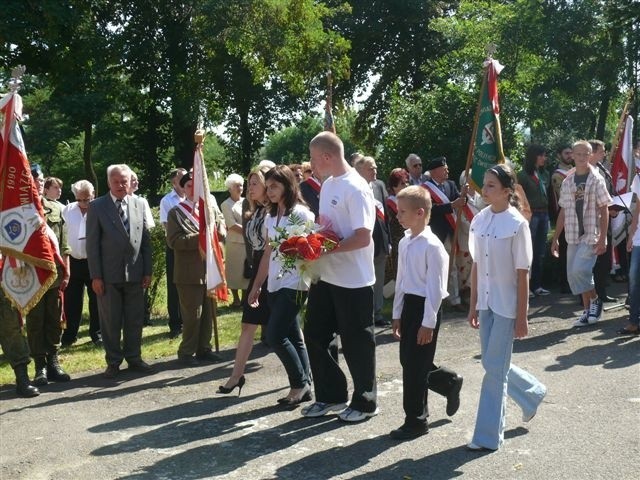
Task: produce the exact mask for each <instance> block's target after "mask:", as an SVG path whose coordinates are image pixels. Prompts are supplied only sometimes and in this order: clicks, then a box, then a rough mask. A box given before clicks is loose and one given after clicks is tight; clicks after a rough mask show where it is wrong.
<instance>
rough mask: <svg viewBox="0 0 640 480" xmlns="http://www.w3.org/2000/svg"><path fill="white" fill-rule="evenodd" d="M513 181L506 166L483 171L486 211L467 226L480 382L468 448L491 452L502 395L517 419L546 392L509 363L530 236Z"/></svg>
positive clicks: (524, 294) (522, 322)
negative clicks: (511, 403)
mask: <svg viewBox="0 0 640 480" xmlns="http://www.w3.org/2000/svg"><path fill="white" fill-rule="evenodd" d="M515 185H516V177H515V174H514V173H513V170H512V169H511V168H509V167H507V166H506V165H496V166H494V167H492V168H490V169H489V170H487V172H486V173H485V176H484V184H483V186H482V199H483V200H484V201H485V203H487V204H488V205H489V207H487V208H485V209H484V210H482V211H480V213H478V214H477V215H476V216H475V217H474V218H473V221H472V222H471V230H470V232H469V249H470V252H471V256H472V258H473V266H472V268H471V299H470V302H469V305H470V307H469V315H468V320H469V324H470V325H471V327H473V328H476V329H477V328H479V329H480V347H481V353H482V366H483V367H484V370H485V374H484V377H483V379H482V388H481V390H480V401H479V405H478V415H477V418H476V426H475V430H474V432H473V438H472V440H471V443H469V444H468V445H467V448H469V449H470V450H497V449H498V448H500V446H501V445H502V443H503V442H504V429H505V410H506V404H507V394H508V395H509V396H510V397H511V398H513V400H514V401H515V402H516V403H517V404H518V405H519V406H520V408H522V420H523V421H524V422H528V421H529V420H531V419H532V418H533V416H534V415H535V414H536V411H537V409H538V406H539V405H540V403H541V402H542V399H543V398H544V396H545V395H546V392H547V389H546V387H545V386H544V385H543V384H541V383H540V382H539V381H538V380H537V379H536V378H535V377H534V376H533V375H531V374H529V373H527V372H526V371H524V370H522V369H521V368H518V367H516V366H515V365H513V364H511V353H512V351H513V339H514V337H515V338H523V337H526V336H527V333H528V324H527V312H528V309H529V268H530V266H531V260H532V256H533V251H532V246H531V235H530V232H529V226H528V224H527V221H526V220H525V218H524V217H523V216H522V215H521V214H520V212H519V211H518V209H517V208H516V207H517V196H515V195H514V190H515Z"/></svg>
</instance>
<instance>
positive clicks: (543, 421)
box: [0, 296, 640, 480]
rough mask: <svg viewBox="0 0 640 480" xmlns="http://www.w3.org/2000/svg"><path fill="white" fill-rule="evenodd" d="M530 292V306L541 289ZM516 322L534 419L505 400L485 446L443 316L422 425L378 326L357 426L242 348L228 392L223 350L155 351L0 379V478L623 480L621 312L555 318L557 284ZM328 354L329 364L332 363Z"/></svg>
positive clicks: (632, 357)
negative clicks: (362, 418)
mask: <svg viewBox="0 0 640 480" xmlns="http://www.w3.org/2000/svg"><path fill="white" fill-rule="evenodd" d="M543 302H544V303H545V304H547V305H546V306H539V304H541V303H543ZM532 309H533V315H532V317H531V327H530V331H531V336H530V337H529V338H527V339H525V340H522V341H519V342H517V343H516V347H515V354H514V362H515V363H516V364H518V365H520V366H522V367H524V368H526V369H527V370H529V371H531V372H532V373H533V374H535V375H536V376H538V377H539V378H540V379H541V380H542V381H543V382H544V383H545V384H546V385H547V386H548V389H549V393H548V395H547V397H546V399H545V402H544V404H543V405H542V406H541V408H540V410H539V412H538V415H537V416H536V418H535V419H534V420H533V421H532V422H531V423H529V424H522V423H521V412H520V411H519V409H518V408H517V406H516V405H515V404H514V403H513V402H511V401H510V402H509V405H508V408H507V432H506V437H507V440H506V442H505V446H504V447H503V448H502V449H501V450H500V451H499V452H496V453H491V454H478V453H473V452H468V451H466V450H465V448H464V445H465V443H466V442H467V441H468V440H469V438H470V436H471V432H472V429H473V424H474V418H475V413H476V406H477V401H478V392H479V385H480V381H481V377H482V368H481V365H480V362H479V357H478V352H479V344H478V338H477V333H476V332H475V331H472V330H471V329H470V328H469V327H468V326H467V325H466V322H465V320H464V319H463V318H462V317H461V316H459V315H458V316H457V317H456V316H453V315H448V316H447V317H448V318H447V319H446V320H445V323H444V324H443V327H442V329H441V334H440V343H439V346H438V352H437V354H436V359H437V361H438V362H439V363H441V364H445V365H447V366H448V367H451V368H453V369H454V370H457V371H458V372H459V373H460V374H461V375H463V376H464V378H465V381H464V387H463V390H462V403H461V408H460V411H459V412H458V413H457V414H456V415H455V416H454V417H452V418H449V417H447V416H446V414H445V413H444V407H445V401H444V399H443V398H442V397H437V396H436V395H432V398H431V401H430V411H431V417H430V422H431V423H430V425H431V430H430V433H429V434H428V435H426V436H424V437H421V438H419V439H417V440H414V441H411V442H405V443H398V442H395V441H393V440H391V439H390V438H389V436H388V432H389V431H390V430H391V429H393V428H396V427H397V426H398V425H399V424H400V423H401V422H402V418H403V416H402V408H401V402H402V400H401V389H402V384H401V381H400V378H401V370H400V365H399V362H398V345H397V343H395V342H394V341H393V339H392V338H391V335H390V331H389V330H379V332H378V336H377V339H378V347H377V362H378V369H377V373H378V389H379V403H380V415H378V416H377V417H375V418H373V419H371V420H369V421H367V422H365V423H363V424H359V425H349V424H344V423H342V422H340V421H338V420H337V419H336V417H335V416H328V417H325V418H319V419H306V418H302V417H301V416H300V413H299V410H298V409H295V410H290V411H287V410H282V409H281V408H279V407H277V406H275V403H276V402H275V401H276V399H277V398H278V397H280V396H282V395H283V393H284V392H286V391H287V389H286V380H285V375H284V371H283V369H282V367H281V366H280V364H279V362H278V360H277V358H276V357H275V355H273V354H270V353H269V352H268V351H267V350H266V349H264V348H262V347H257V348H256V350H255V351H254V355H253V357H252V361H251V364H250V371H249V372H248V374H247V385H246V386H245V389H244V390H243V392H242V396H241V397H240V398H238V397H225V396H218V395H216V394H215V393H214V392H215V390H216V388H217V385H219V384H220V383H221V382H222V381H223V379H225V377H227V376H228V375H229V373H230V371H231V366H232V364H231V360H232V358H233V353H234V352H233V351H226V352H223V356H224V358H225V361H224V362H222V363H220V364H216V365H215V366H213V367H211V366H208V367H198V368H191V369H183V368H181V367H180V366H179V365H178V364H177V362H176V361H175V359H170V360H165V361H160V362H158V363H156V366H157V367H158V370H159V373H156V374H154V375H150V376H146V377H140V376H138V375H134V374H129V373H124V374H123V375H122V377H121V378H120V379H119V380H118V382H112V381H107V380H105V379H103V378H102V376H101V374H100V372H92V373H88V374H86V375H84V376H81V377H77V378H75V379H74V380H73V381H72V383H70V384H67V385H52V386H50V387H47V388H45V389H44V393H43V394H42V395H40V397H38V398H35V399H30V400H24V399H18V398H16V397H15V395H14V394H13V389H12V388H9V387H3V389H2V390H1V391H0V399H1V402H0V455H1V456H0V460H1V465H0V478H1V479H3V480H4V479H7V480H9V479H11V480H13V479H29V480H35V479H56V480H63V479H100V480H102V479H116V478H117V479H130V480H143V479H144V480H146V479H154V480H155V479H204V478H225V479H243V480H247V479H251V480H253V479H292V480H302V479H305V480H307V479H308V480H314V479H323V480H324V479H330V478H339V479H347V478H349V479H367V480H368V479H399V480H410V479H429V480H438V479H451V478H458V477H460V478H468V479H512V478H513V479H576V480H577V479H586V478H588V479H590V480H593V479H632V478H633V479H635V478H639V477H638V475H639V473H638V472H640V467H639V463H638V461H639V460H640V366H639V365H640V364H639V360H640V337H633V338H619V337H616V336H615V331H616V329H617V328H618V327H619V326H620V325H621V324H622V320H621V319H622V318H623V316H624V315H626V311H625V310H616V311H610V312H607V313H606V314H605V316H604V318H603V320H602V321H601V322H600V323H598V324H597V325H595V326H593V327H590V328H587V329H585V330H575V329H572V328H571V323H572V321H573V318H574V316H575V315H574V312H577V305H576V304H575V302H574V300H573V299H571V298H568V297H559V296H552V297H548V298H547V299H536V300H533V302H532ZM343 365H344V362H343Z"/></svg>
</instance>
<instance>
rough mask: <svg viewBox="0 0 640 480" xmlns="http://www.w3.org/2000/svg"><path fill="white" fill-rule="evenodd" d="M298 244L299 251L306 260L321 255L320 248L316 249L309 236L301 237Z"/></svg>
mask: <svg viewBox="0 0 640 480" xmlns="http://www.w3.org/2000/svg"><path fill="white" fill-rule="evenodd" d="M296 244H297V247H298V253H299V254H300V255H301V256H302V258H304V259H305V260H315V259H317V258H318V257H319V256H320V249H319V248H318V249H314V248H313V246H312V245H311V244H310V243H309V241H308V239H307V237H300V238H299V239H298V241H297V242H296Z"/></svg>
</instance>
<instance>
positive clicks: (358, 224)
mask: <svg viewBox="0 0 640 480" xmlns="http://www.w3.org/2000/svg"><path fill="white" fill-rule="evenodd" d="M309 151H310V155H311V165H312V167H313V171H314V172H317V174H318V175H319V176H320V177H322V178H327V179H326V180H325V181H324V182H323V184H322V190H321V191H320V208H319V213H320V215H319V223H322V224H325V225H328V226H329V228H331V229H332V230H333V231H334V232H335V233H336V234H337V235H338V237H339V238H340V242H339V244H338V247H337V248H336V250H335V251H333V252H331V253H329V254H326V257H324V258H323V259H321V262H322V263H321V266H320V281H318V282H317V283H316V284H314V285H312V286H311V289H310V290H309V303H308V307H307V320H306V324H305V341H306V343H307V349H308V352H309V360H310V363H311V370H312V373H313V379H314V385H315V394H316V402H315V403H314V404H312V405H310V406H308V407H305V408H303V409H302V414H303V415H304V416H306V417H320V416H322V415H325V414H327V413H329V412H341V413H340V414H339V417H340V419H341V420H343V421H346V422H359V421H362V420H365V419H367V418H369V417H372V416H374V415H376V414H377V413H378V408H377V403H376V379H375V347H376V344H375V338H374V329H373V288H372V287H373V284H374V283H375V273H374V268H373V250H374V246H373V242H372V240H371V233H372V231H373V226H374V223H375V218H376V213H375V206H374V199H373V193H372V192H371V188H370V187H369V185H368V184H367V182H366V181H365V180H364V179H363V178H362V177H361V176H360V175H359V174H358V172H356V171H355V170H354V169H353V168H351V167H350V166H349V164H348V163H347V161H346V160H345V158H344V146H343V144H342V141H341V140H340V138H338V137H337V136H336V135H335V134H333V133H331V132H322V133H320V134H318V135H316V137H314V138H313V140H311V142H310V144H309ZM336 333H337V334H339V335H340V338H341V341H342V349H343V352H344V356H345V360H346V362H347V366H348V367H349V371H350V373H351V377H352V379H353V384H354V391H353V395H352V397H351V402H350V404H349V407H348V408H347V405H346V402H347V400H348V391H347V379H346V376H345V374H344V372H343V371H342V369H341V368H340V366H339V365H338V363H337V362H336V360H335V359H334V358H333V357H332V355H331V349H330V345H331V341H332V340H333V336H334V334H336Z"/></svg>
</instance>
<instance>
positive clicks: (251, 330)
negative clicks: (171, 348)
mask: <svg viewBox="0 0 640 480" xmlns="http://www.w3.org/2000/svg"><path fill="white" fill-rule="evenodd" d="M269 169H270V167H258V168H256V169H254V170H253V171H252V172H251V173H250V174H249V178H248V179H247V184H248V185H247V191H248V195H247V199H248V201H249V210H248V212H247V213H246V221H245V222H244V238H245V244H246V245H247V246H248V247H250V248H251V255H248V256H247V258H251V259H252V262H251V266H252V268H251V280H250V281H249V287H248V290H247V291H251V289H252V288H253V282H254V280H255V276H256V273H257V272H258V266H259V265H260V260H261V259H262V254H263V253H264V248H265V246H266V243H267V235H266V230H265V228H264V219H265V215H266V213H267V211H266V208H265V205H268V204H269V200H268V199H267V193H266V192H267V189H266V186H265V181H264V174H265V173H266V172H267V171H268V170H269ZM259 303H260V306H259V307H257V308H252V307H251V306H249V305H247V302H246V299H244V298H243V299H242V308H243V310H242V332H241V333H240V339H239V340H238V347H237V349H236V358H235V362H234V365H233V372H232V373H231V376H230V377H229V379H228V380H227V383H225V384H224V385H220V386H219V387H218V393H224V394H227V393H231V392H233V391H234V390H235V388H236V387H238V396H240V392H241V391H242V387H243V386H244V384H245V378H244V369H245V367H246V365H247V360H248V359H249V355H251V351H252V350H253V338H254V336H255V333H256V330H257V329H258V326H259V325H266V324H267V320H268V319H269V313H270V311H269V306H268V303H269V302H268V301H267V281H266V280H265V282H264V284H263V286H262V292H261V294H260V298H259Z"/></svg>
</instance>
